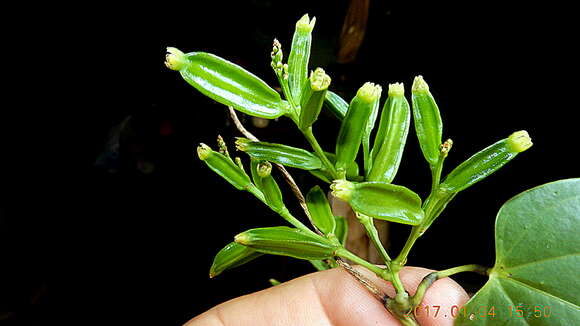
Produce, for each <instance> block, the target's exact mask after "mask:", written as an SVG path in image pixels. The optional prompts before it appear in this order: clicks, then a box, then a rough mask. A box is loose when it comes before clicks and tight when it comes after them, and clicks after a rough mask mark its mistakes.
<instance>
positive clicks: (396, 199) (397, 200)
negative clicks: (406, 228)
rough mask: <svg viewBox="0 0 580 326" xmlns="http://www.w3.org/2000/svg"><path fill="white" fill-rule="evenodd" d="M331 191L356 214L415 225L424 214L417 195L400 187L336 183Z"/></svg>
mask: <svg viewBox="0 0 580 326" xmlns="http://www.w3.org/2000/svg"><path fill="white" fill-rule="evenodd" d="M331 188H332V193H333V195H335V196H336V197H338V198H340V199H342V200H344V201H346V202H348V203H349V204H350V206H351V207H352V208H353V210H354V211H355V212H358V213H362V214H364V215H368V216H370V217H373V218H376V219H380V220H385V221H390V222H396V223H403V224H410V225H418V224H419V223H421V221H422V220H423V217H424V215H425V214H424V212H423V210H422V209H421V198H419V195H417V194H416V193H414V192H413V191H411V190H409V189H407V188H405V187H403V186H397V185H394V184H389V183H385V182H349V181H346V180H335V181H334V183H333V184H332V185H331Z"/></svg>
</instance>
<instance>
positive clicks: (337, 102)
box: [324, 91, 348, 121]
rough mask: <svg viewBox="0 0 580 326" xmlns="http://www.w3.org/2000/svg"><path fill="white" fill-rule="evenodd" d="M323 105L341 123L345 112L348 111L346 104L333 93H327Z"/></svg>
mask: <svg viewBox="0 0 580 326" xmlns="http://www.w3.org/2000/svg"><path fill="white" fill-rule="evenodd" d="M324 105H325V106H326V108H328V109H329V110H330V111H331V112H332V113H333V114H334V115H335V116H336V117H337V118H338V120H340V121H342V120H343V119H344V117H345V116H346V111H348V103H346V101H345V100H343V99H342V97H340V96H339V95H338V94H336V93H335V92H333V91H327V92H326V97H325V99H324Z"/></svg>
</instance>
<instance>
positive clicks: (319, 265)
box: [310, 260, 332, 271]
mask: <svg viewBox="0 0 580 326" xmlns="http://www.w3.org/2000/svg"><path fill="white" fill-rule="evenodd" d="M310 263H311V264H312V266H314V268H316V270H319V271H325V270H328V269H331V268H332V267H331V266H330V265H329V264H328V263H326V262H325V261H324V260H311V261H310Z"/></svg>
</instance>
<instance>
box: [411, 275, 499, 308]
mask: <svg viewBox="0 0 580 326" xmlns="http://www.w3.org/2000/svg"><path fill="white" fill-rule="evenodd" d="M488 271H489V268H487V267H484V266H481V265H476V264H471V265H463V266H458V267H453V268H449V269H445V270H442V271H438V272H432V273H429V274H427V276H425V277H424V278H423V280H422V281H421V283H420V284H419V286H418V287H417V291H416V292H415V295H414V296H413V297H412V298H411V306H412V308H414V307H416V306H418V305H419V304H420V303H421V301H423V297H424V296H425V292H427V289H428V288H429V287H430V286H431V285H433V283H435V281H437V280H439V279H442V278H445V277H448V276H451V275H454V274H457V273H461V272H475V273H479V274H483V275H487V274H488Z"/></svg>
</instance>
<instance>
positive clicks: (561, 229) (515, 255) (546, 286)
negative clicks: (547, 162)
mask: <svg viewBox="0 0 580 326" xmlns="http://www.w3.org/2000/svg"><path fill="white" fill-rule="evenodd" d="M579 234H580V179H567V180H560V181H556V182H552V183H548V184H545V185H543V186H539V187H537V188H534V189H531V190H528V191H526V192H523V193H521V194H519V195H518V196H516V197H514V198H512V199H510V200H509V201H508V202H507V203H505V204H504V205H503V206H502V208H501V209H500V211H499V213H498V216H497V220H496V224H495V238H496V245H495V248H496V263H495V266H494V267H493V269H492V271H491V272H490V277H489V281H488V282H487V283H486V284H485V285H484V286H483V288H482V289H481V290H479V292H477V294H476V295H475V296H474V297H473V298H472V299H471V300H470V301H469V302H468V303H467V305H466V306H465V308H464V309H465V313H463V311H462V312H461V313H459V316H458V318H457V320H456V322H455V325H508V324H509V325H580V289H579V286H578V271H579V270H580V237H579V236H578V235H579ZM481 306H486V307H488V308H487V309H488V310H489V309H490V308H491V307H492V306H493V307H495V313H496V316H495V317H494V318H491V316H489V315H487V316H485V317H482V316H480V315H479V313H478V309H480V308H479V307H481ZM548 314H549V316H547V315H548ZM520 315H521V317H519V316H520ZM470 316H471V318H470Z"/></svg>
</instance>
